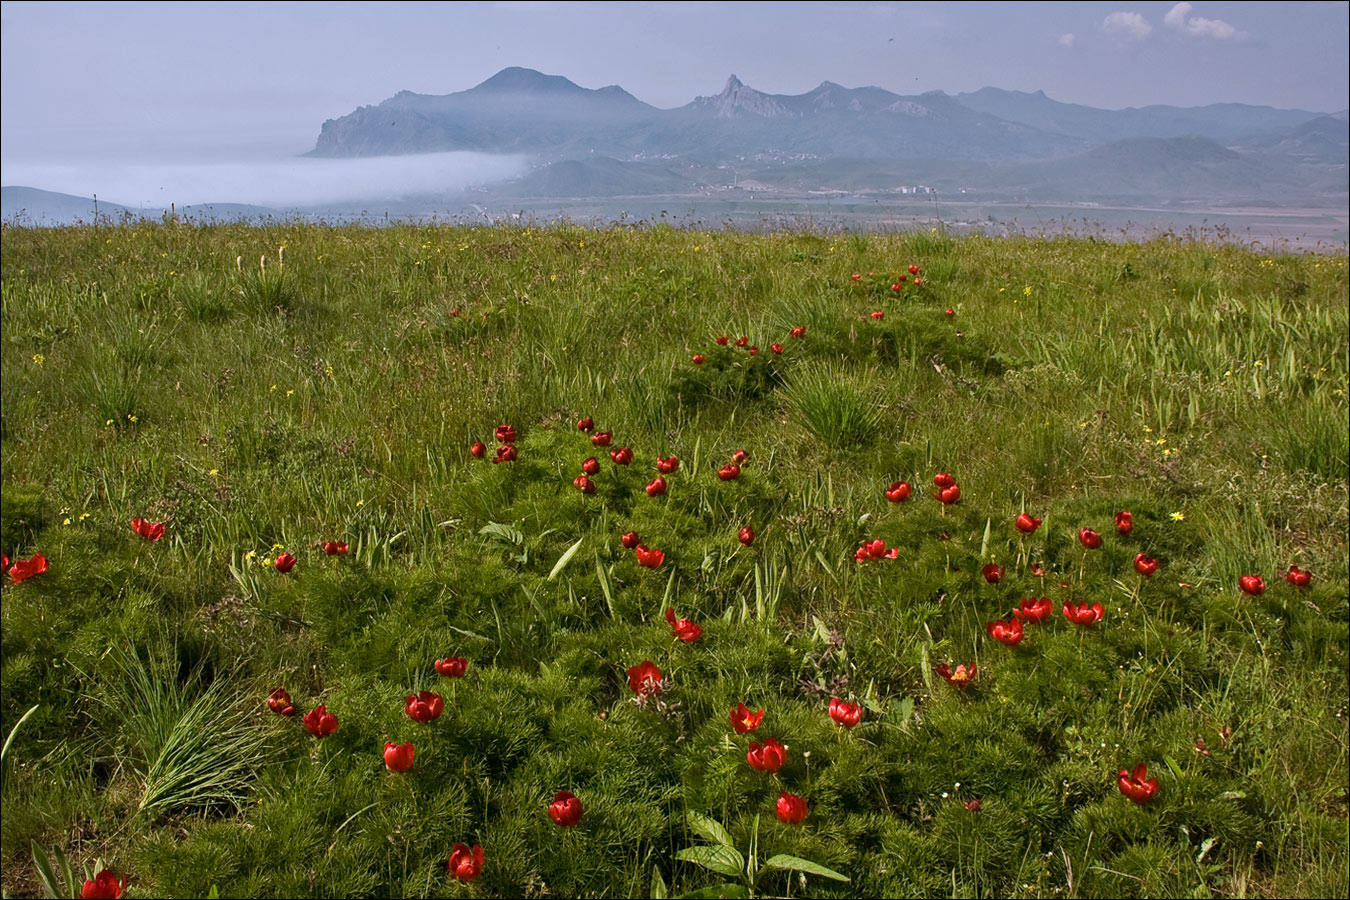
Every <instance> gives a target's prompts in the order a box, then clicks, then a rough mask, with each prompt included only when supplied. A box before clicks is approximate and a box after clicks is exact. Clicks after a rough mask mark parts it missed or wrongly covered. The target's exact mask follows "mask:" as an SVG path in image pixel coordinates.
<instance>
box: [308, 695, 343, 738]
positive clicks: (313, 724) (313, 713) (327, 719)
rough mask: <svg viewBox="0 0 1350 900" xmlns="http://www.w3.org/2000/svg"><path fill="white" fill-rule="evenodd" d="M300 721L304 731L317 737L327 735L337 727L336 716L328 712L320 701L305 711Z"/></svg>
mask: <svg viewBox="0 0 1350 900" xmlns="http://www.w3.org/2000/svg"><path fill="white" fill-rule="evenodd" d="M300 721H301V722H302V723H304V726H305V730H306V731H308V732H309V733H310V734H312V735H314V736H315V737H318V738H321V737H328V736H329V735H330V734H332V733H333V732H335V731H337V728H338V720H337V716H335V715H333V714H332V713H330V712H329V711H328V707H327V706H325V705H323V704H322V703H320V704H319V705H318V706H316V707H314V708H313V709H311V710H310V711H309V712H307V713H305V715H304V717H303V718H301V719H300Z"/></svg>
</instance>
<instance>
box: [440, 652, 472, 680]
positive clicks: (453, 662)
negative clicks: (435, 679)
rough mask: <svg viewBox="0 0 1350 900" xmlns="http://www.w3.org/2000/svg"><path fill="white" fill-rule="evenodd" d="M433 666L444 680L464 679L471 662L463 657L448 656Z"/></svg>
mask: <svg viewBox="0 0 1350 900" xmlns="http://www.w3.org/2000/svg"><path fill="white" fill-rule="evenodd" d="M432 665H433V666H435V668H436V674H437V675H440V676H441V677H442V678H463V677H464V673H465V672H467V671H468V669H469V661H468V660H467V659H466V658H464V657H463V656H447V657H446V658H445V659H438V660H436V661H435V662H434V663H432Z"/></svg>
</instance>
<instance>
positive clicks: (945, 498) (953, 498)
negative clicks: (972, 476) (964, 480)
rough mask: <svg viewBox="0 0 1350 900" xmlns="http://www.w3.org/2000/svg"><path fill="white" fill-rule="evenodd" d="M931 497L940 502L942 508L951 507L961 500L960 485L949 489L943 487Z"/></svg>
mask: <svg viewBox="0 0 1350 900" xmlns="http://www.w3.org/2000/svg"><path fill="white" fill-rule="evenodd" d="M933 496H934V497H936V498H937V499H939V500H941V501H942V505H943V506H951V505H952V504H953V503H956V502H957V501H958V500H960V499H961V485H959V484H954V485H952V486H951V487H945V488H943V489H942V490H940V491H938V492H937V493H936V494H934V495H933Z"/></svg>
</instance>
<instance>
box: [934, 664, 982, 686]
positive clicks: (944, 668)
mask: <svg viewBox="0 0 1350 900" xmlns="http://www.w3.org/2000/svg"><path fill="white" fill-rule="evenodd" d="M976 670H977V669H976V665H975V663H971V664H970V668H969V669H967V668H966V667H965V666H957V667H956V668H955V669H954V670H953V669H952V667H951V666H949V665H947V664H946V663H942V664H941V665H940V666H938V667H937V668H936V669H934V670H933V671H935V672H937V673H938V674H939V675H941V676H942V677H943V678H944V679H946V681H947V683H948V684H950V685H951V686H952V687H959V688H963V687H967V686H968V685H969V684H970V683H971V682H972V681H974V680H975V672H976Z"/></svg>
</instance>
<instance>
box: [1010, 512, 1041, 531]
mask: <svg viewBox="0 0 1350 900" xmlns="http://www.w3.org/2000/svg"><path fill="white" fill-rule="evenodd" d="M1013 525H1014V526H1015V527H1016V528H1017V530H1018V531H1020V532H1022V533H1023V534H1031V533H1032V532H1033V531H1035V530H1036V529H1037V528H1040V527H1041V520H1040V519H1038V518H1036V517H1035V516H1029V515H1027V514H1026V513H1021V514H1020V515H1018V517H1017V520H1016V521H1015V522H1013Z"/></svg>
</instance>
